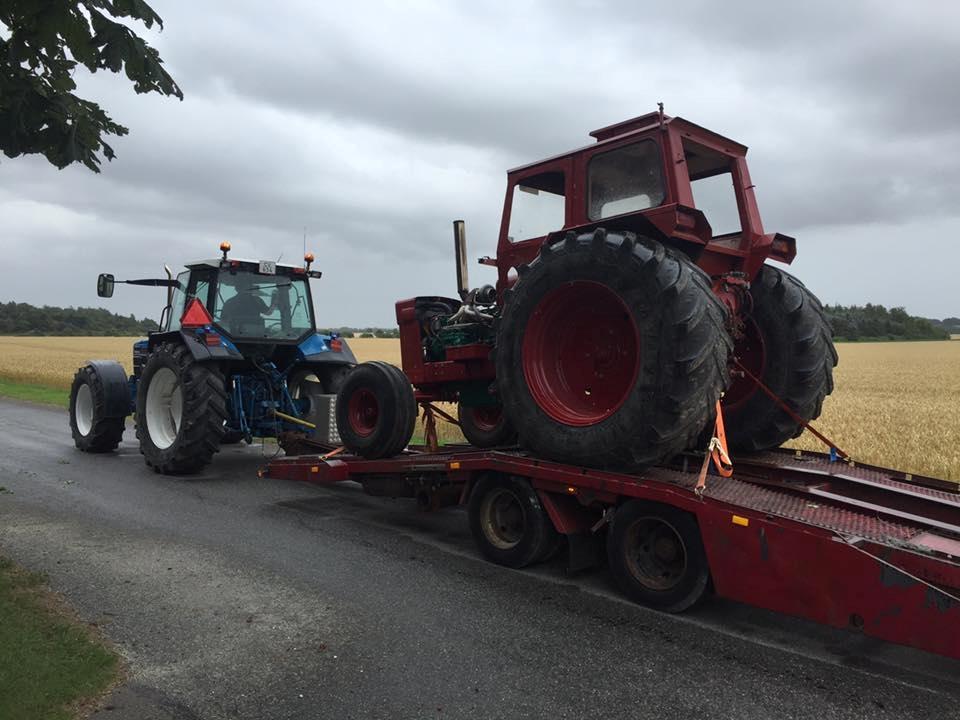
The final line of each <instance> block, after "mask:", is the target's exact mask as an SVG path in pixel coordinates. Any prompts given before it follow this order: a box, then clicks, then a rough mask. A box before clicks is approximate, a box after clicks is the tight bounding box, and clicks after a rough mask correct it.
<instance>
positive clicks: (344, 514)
mask: <svg viewBox="0 0 960 720" xmlns="http://www.w3.org/2000/svg"><path fill="white" fill-rule="evenodd" d="M130 424H131V423H129V421H128V425H130ZM262 460H263V459H262V456H261V449H260V448H259V447H257V446H254V447H246V446H240V447H231V448H225V449H224V450H223V451H222V452H221V453H220V455H218V456H217V458H216V459H215V461H214V463H213V465H212V466H211V470H210V472H209V473H206V474H204V475H202V476H199V477H195V478H192V479H189V480H185V479H172V478H168V477H164V476H161V475H156V474H154V473H153V472H151V471H149V470H148V469H147V468H146V467H145V465H144V464H143V461H142V458H141V457H140V454H139V452H138V450H137V446H136V444H135V440H134V439H133V432H132V429H130V428H128V430H127V436H126V439H125V442H124V444H123V445H122V446H121V448H120V450H119V452H117V453H115V454H111V455H106V456H102V455H101V456H95V455H85V454H82V453H80V452H77V451H76V450H74V448H73V444H72V441H71V440H70V433H69V429H68V427H67V418H66V413H65V412H63V411H61V410H54V409H48V408H41V407H37V406H33V405H28V404H24V403H16V402H12V401H3V400H0V486H2V487H3V488H5V490H4V491H0V552H2V553H4V554H7V555H9V556H11V557H12V558H13V559H15V560H17V561H18V562H20V563H22V564H23V565H25V566H27V567H29V568H31V569H34V570H41V571H45V572H47V573H48V574H49V577H50V581H51V584H52V586H53V587H54V589H56V590H58V591H60V592H62V593H63V594H64V595H65V596H66V597H67V599H68V600H69V601H70V603H71V604H72V605H73V606H74V607H75V608H76V609H77V611H78V613H79V614H80V616H81V617H82V618H83V619H84V620H85V621H87V622H93V623H97V624H98V625H99V626H101V627H102V628H103V629H104V631H105V633H106V635H107V636H108V637H109V638H110V639H111V640H112V641H113V642H114V643H115V644H116V646H117V647H118V649H119V650H120V652H121V653H122V654H123V656H124V657H125V658H126V662H127V665H128V680H127V682H126V683H125V684H124V685H123V686H122V687H121V688H119V689H118V690H117V691H116V692H115V693H114V694H113V695H112V696H111V697H110V698H108V699H107V702H106V708H104V709H102V710H100V711H99V712H98V714H97V717H98V718H106V717H109V718H118V719H119V718H129V719H130V720H152V719H154V718H158V719H168V718H178V719H179V718H183V719H186V720H191V719H195V718H204V719H207V718H256V719H258V720H260V719H264V720H270V719H273V718H297V719H302V718H527V717H530V718H534V717H543V718H592V717H597V718H600V717H603V718H620V717H629V718H647V717H649V718H658V719H663V720H667V719H669V718H684V719H685V720H687V719H690V718H725V717H730V718H738V720H745V719H749V718H762V719H763V720H769V719H770V718H816V719H817V720H825V719H826V718H884V717H890V718H948V717H958V715H960V710H958V700H960V663H957V662H953V661H948V660H944V659H942V658H937V657H934V656H931V655H926V654H923V653H920V652H916V651H912V650H907V649H903V648H898V647H894V646H890V645H884V644H881V643H878V642H875V641H871V640H869V639H866V638H863V637H860V636H856V635H851V634H847V633H841V632H836V631H832V630H826V629H823V628H820V627H818V626H815V625H811V624H809V623H805V622H800V621H794V620H789V619H784V618H781V617H779V616H775V615H772V614H769V613H764V612H760V611H755V610H751V609H749V608H744V607H742V606H737V605H733V604H727V603H719V602H714V603H712V604H710V605H708V606H707V607H705V608H702V609H701V610H698V611H696V612H694V613H692V614H688V615H684V616H666V615H662V614H658V613H655V612H653V611H650V610H647V609H645V608H642V607H637V606H634V605H632V604H630V603H628V602H627V601H625V600H623V599H621V598H620V597H619V595H618V594H617V593H616V591H614V590H613V589H611V588H610V587H609V585H608V580H607V577H606V574H605V573H604V571H603V570H602V569H601V570H597V571H591V572H587V573H581V574H578V575H572V576H571V575H567V574H566V573H565V572H564V569H563V564H562V560H561V559H558V560H556V561H554V562H553V563H552V564H549V565H547V566H542V567H538V568H535V569H532V570H529V571H514V570H508V569H504V568H500V567H497V566H494V565H490V564H488V563H486V562H484V561H482V560H481V559H479V557H478V556H477V554H476V553H475V551H474V549H473V545H472V541H471V539H470V537H469V532H468V530H467V527H466V518H465V516H464V514H463V513H462V511H460V510H458V509H455V510H449V511H444V512H442V513H436V514H423V513H418V512H417V511H416V510H415V509H414V506H413V501H410V500H388V499H382V498H371V497H368V496H366V495H364V494H363V493H362V492H361V490H360V488H359V487H358V486H355V485H353V484H345V485H343V486H339V487H330V488H315V487H310V486H307V485H302V484H298V483H293V482H282V481H277V480H259V479H258V478H257V476H256V468H257V466H258V465H259V464H260V463H261V462H262ZM0 651H2V650H0Z"/></svg>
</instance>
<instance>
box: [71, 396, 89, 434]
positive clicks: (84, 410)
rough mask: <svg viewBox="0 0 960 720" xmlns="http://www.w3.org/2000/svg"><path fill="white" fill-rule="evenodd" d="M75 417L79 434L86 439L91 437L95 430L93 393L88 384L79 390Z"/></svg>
mask: <svg viewBox="0 0 960 720" xmlns="http://www.w3.org/2000/svg"><path fill="white" fill-rule="evenodd" d="M73 417H74V421H75V422H76V423H77V432H79V433H80V434H81V435H83V436H84V437H86V436H87V435H89V434H90V431H91V430H92V429H93V393H91V392H90V386H89V385H87V383H84V384H83V385H81V386H80V387H79V388H78V389H77V399H76V402H75V403H74V407H73Z"/></svg>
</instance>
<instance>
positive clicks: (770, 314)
mask: <svg viewBox="0 0 960 720" xmlns="http://www.w3.org/2000/svg"><path fill="white" fill-rule="evenodd" d="M750 293H751V296H752V299H753V310H752V312H751V313H750V314H749V315H748V316H747V317H746V324H745V328H744V329H745V336H744V339H743V340H741V341H740V342H739V343H738V344H737V345H736V347H735V349H734V353H735V355H737V356H738V358H739V359H740V362H742V363H743V364H744V365H745V366H746V367H747V368H748V369H749V370H750V372H751V373H752V374H753V375H755V376H756V377H758V378H759V379H760V380H761V382H763V384H764V385H766V386H767V387H768V388H770V390H772V391H773V392H774V393H775V394H776V395H777V396H778V397H780V398H781V399H782V400H783V401H784V402H785V403H786V404H787V406H788V407H790V408H791V409H792V410H793V411H794V412H795V413H796V414H797V415H799V416H800V417H801V418H802V419H803V420H804V421H806V422H810V421H811V420H815V419H816V418H818V417H819V416H820V411H821V409H822V407H823V401H824V399H825V398H826V397H827V395H829V394H830V393H831V392H833V368H834V367H835V366H836V364H837V351H836V348H835V347H834V346H833V337H832V335H833V333H832V331H831V329H830V324H829V322H828V321H827V319H826V317H825V316H824V313H823V307H822V306H821V304H820V301H819V300H818V299H817V298H816V296H814V295H813V293H811V292H810V291H809V290H807V288H806V287H805V286H804V285H803V283H801V282H800V281H799V280H797V279H796V278H795V277H793V276H792V275H789V274H788V273H785V272H783V271H782V270H779V269H777V268H775V267H772V266H770V265H764V266H763V268H762V269H761V271H760V273H759V275H758V276H757V279H756V280H755V281H754V282H753V284H752V286H751V289H750ZM724 424H725V429H726V431H727V437H728V439H729V442H730V447H731V448H732V449H734V450H741V451H744V452H756V451H760V450H767V449H770V448H775V447H779V446H780V445H781V444H783V443H784V442H786V441H787V440H789V439H791V438H795V437H797V436H798V435H800V433H802V432H803V429H804V428H803V424H802V423H799V422H797V421H796V420H795V419H793V418H792V417H790V416H789V415H788V414H787V413H786V412H784V410H783V408H781V407H780V406H779V405H778V404H777V403H776V402H775V401H774V400H773V399H772V398H771V397H770V396H769V395H767V394H766V393H765V392H763V390H761V389H760V388H759V387H758V386H757V384H756V383H755V382H754V381H753V380H751V379H750V378H749V377H746V376H744V377H743V378H739V379H737V380H736V381H735V382H734V383H733V385H732V386H731V388H730V390H729V392H728V393H727V395H726V397H725V398H724Z"/></svg>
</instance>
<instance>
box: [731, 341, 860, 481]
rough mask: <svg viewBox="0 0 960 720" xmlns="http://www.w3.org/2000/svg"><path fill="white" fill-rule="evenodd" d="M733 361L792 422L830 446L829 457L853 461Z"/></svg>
mask: <svg viewBox="0 0 960 720" xmlns="http://www.w3.org/2000/svg"><path fill="white" fill-rule="evenodd" d="M734 362H735V363H736V365H737V368H739V369H740V370H741V371H742V372H743V374H744V375H746V376H747V377H748V378H750V379H751V380H753V381H754V382H755V383H756V384H757V387H758V388H760V389H761V390H763V392H764V393H766V394H767V396H768V397H769V398H770V399H771V400H773V401H774V402H775V403H776V404H777V406H778V407H779V408H780V409H781V410H783V411H784V412H785V413H786V414H787V415H789V416H790V417H791V419H793V421H794V422H797V423H800V425H802V426H803V428H804V429H805V430H809V431H810V434H811V435H813V436H814V437H815V438H817V440H819V441H820V442H822V443H823V444H824V445H826V446H827V447H828V448H830V457H831V459H832V458H834V457H835V456H836V455H839V456H840V459H841V460H844V461H846V462H848V463H849V462H852V461H853V458H852V457H850V454H849V453H847V452H846V451H844V450H841V449H840V448H839V447H838V446H837V444H836V443H835V442H834V441H833V440H831V439H830V438H828V437H827V436H826V435H824V434H823V433H821V432H819V431H818V430H817V429H816V428H815V427H813V425H811V424H810V423H808V422H807V421H806V420H804V419H803V418H802V417H800V416H799V415H797V414H796V413H795V412H794V411H793V408H791V407H790V406H789V405H787V404H786V403H785V402H784V401H783V400H781V399H780V398H779V397H778V396H777V394H776V393H775V392H774V391H773V390H771V389H770V388H768V387H767V386H766V385H764V384H763V382H762V381H761V380H760V378H758V377H757V376H756V375H754V374H753V373H752V372H750V371H749V370H747V368H746V367H744V365H743V363H741V362H740V361H739V360H734Z"/></svg>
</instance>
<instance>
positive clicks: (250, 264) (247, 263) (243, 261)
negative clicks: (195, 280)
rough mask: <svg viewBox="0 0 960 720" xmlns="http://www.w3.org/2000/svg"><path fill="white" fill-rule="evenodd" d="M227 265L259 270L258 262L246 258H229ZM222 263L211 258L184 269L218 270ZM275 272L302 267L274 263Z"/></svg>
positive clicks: (190, 264) (301, 267) (195, 261)
mask: <svg viewBox="0 0 960 720" xmlns="http://www.w3.org/2000/svg"><path fill="white" fill-rule="evenodd" d="M227 262H228V263H239V264H240V265H242V266H243V267H245V268H248V269H249V268H253V269H254V270H256V269H259V267H260V263H261V261H260V260H249V259H247V258H233V257H232V258H230V259H229V260H227ZM222 263H223V259H222V258H211V259H209V260H194V261H193V262H189V263H186V264H185V265H184V267H186V268H188V269H189V270H199V269H200V268H205V267H212V268H220V267H221V264H222ZM276 268H277V270H302V269H303V266H302V265H286V264H283V263H276Z"/></svg>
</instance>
